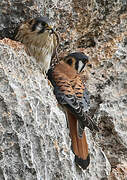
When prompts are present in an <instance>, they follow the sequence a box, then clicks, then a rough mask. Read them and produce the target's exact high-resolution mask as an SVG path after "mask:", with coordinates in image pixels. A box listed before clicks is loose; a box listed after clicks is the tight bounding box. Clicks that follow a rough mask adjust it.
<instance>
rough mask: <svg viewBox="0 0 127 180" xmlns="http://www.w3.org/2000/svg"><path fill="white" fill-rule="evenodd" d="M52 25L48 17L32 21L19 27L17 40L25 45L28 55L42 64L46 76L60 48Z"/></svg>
mask: <svg viewBox="0 0 127 180" xmlns="http://www.w3.org/2000/svg"><path fill="white" fill-rule="evenodd" d="M51 24H52V23H51V21H50V20H49V18H48V17H37V18H34V19H30V20H28V21H26V22H24V23H22V24H21V25H20V26H19V29H18V33H17V35H16V40H18V41H20V42H22V43H23V44H25V46H26V48H27V51H28V53H29V54H30V55H32V56H34V57H35V58H36V60H37V61H38V62H40V64H41V68H42V71H43V73H44V74H46V73H47V71H48V69H49V67H50V62H51V59H52V58H53V57H54V56H55V53H56V52H55V51H56V47H57V46H58V36H57V33H56V32H55V31H54V30H53V28H52V26H51Z"/></svg>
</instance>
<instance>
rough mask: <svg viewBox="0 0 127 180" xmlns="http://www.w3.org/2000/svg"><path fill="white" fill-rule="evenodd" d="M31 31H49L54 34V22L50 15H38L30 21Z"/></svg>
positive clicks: (40, 32)
mask: <svg viewBox="0 0 127 180" xmlns="http://www.w3.org/2000/svg"><path fill="white" fill-rule="evenodd" d="M28 24H29V26H30V29H31V32H36V33H37V34H42V33H44V32H48V33H49V34H53V33H54V30H53V27H52V22H51V20H50V19H49V18H48V17H45V16H43V17H37V18H34V19H32V20H30V21H29V22H28Z"/></svg>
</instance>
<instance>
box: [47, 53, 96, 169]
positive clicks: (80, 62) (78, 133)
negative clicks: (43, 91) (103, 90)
mask: <svg viewBox="0 0 127 180" xmlns="http://www.w3.org/2000/svg"><path fill="white" fill-rule="evenodd" d="M87 62H88V57H87V56H86V55H85V54H84V53H81V52H75V53H71V54H69V55H68V56H66V57H65V58H64V59H63V60H62V61H60V62H59V64H57V65H56V66H55V67H54V68H52V69H50V70H49V71H48V78H49V80H50V81H51V83H52V85H53V86H54V94H55V96H56V99H57V101H58V103H59V104H60V105H61V106H62V107H63V108H64V110H65V112H66V117H67V120H68V125H69V129H70V137H71V139H72V151H73V153H74V154H75V162H76V164H78V165H79V166H80V167H81V168H83V169H86V168H87V166H88V165H89V162H90V157H89V153H88V145H87V141H86V135H85V130H84V129H85V127H88V128H89V129H90V130H91V131H93V130H94V129H95V130H97V131H98V127H97V126H96V125H95V124H94V122H93V121H92V119H91V118H90V117H89V115H88V113H87V111H88V109H89V106H90V101H89V95H88V91H87V89H86V87H85V83H84V82H83V80H82V78H81V76H80V72H81V71H82V70H83V69H84V67H85V64H86V63H87Z"/></svg>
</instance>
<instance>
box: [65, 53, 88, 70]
mask: <svg viewBox="0 0 127 180" xmlns="http://www.w3.org/2000/svg"><path fill="white" fill-rule="evenodd" d="M64 62H65V63H67V64H68V65H69V66H71V67H73V68H74V69H76V71H77V72H78V73H80V72H82V71H83V69H84V67H85V65H86V63H87V62H88V56H86V55H85V54H84V53H83V52H74V53H70V54H69V55H68V56H66V57H65V58H64Z"/></svg>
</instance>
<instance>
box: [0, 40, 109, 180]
mask: <svg viewBox="0 0 127 180" xmlns="http://www.w3.org/2000/svg"><path fill="white" fill-rule="evenodd" d="M7 42H9V43H7ZM14 45H16V46H14ZM18 46H19V48H18V50H17V47H18ZM86 132H87V138H88V144H89V151H90V157H91V163H90V166H89V168H88V169H86V170H84V171H82V170H81V169H79V168H78V167H76V165H75V163H74V155H73V153H72V151H71V142H70V137H69V131H68V128H67V124H66V118H65V115H64V113H63V112H62V111H61V110H60V109H59V107H58V106H57V102H56V99H55V97H54V95H53V92H52V88H51V87H50V86H49V85H48V81H47V79H45V78H44V76H43V74H42V73H41V69H40V67H39V65H38V64H37V63H36V62H35V59H34V58H32V57H29V56H28V55H27V54H26V53H25V51H24V48H23V46H22V45H21V44H20V43H19V44H18V43H15V42H14V41H11V40H9V39H5V40H3V41H1V42H0V143H1V146H0V178H1V180H4V179H6V180H19V179H20V180H43V179H44V180H50V179H51V180H53V179H54V180H56V179H59V180H63V179H66V180H70V179H73V180H76V179H90V180H92V179H95V180H98V179H102V178H106V177H107V176H108V175H109V173H110V170H111V169H110V164H109V162H108V159H107V158H106V156H105V154H104V152H103V151H102V150H101V148H100V147H99V146H98V145H97V144H96V142H95V140H94V136H92V134H91V132H90V131H89V130H87V131H86Z"/></svg>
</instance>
